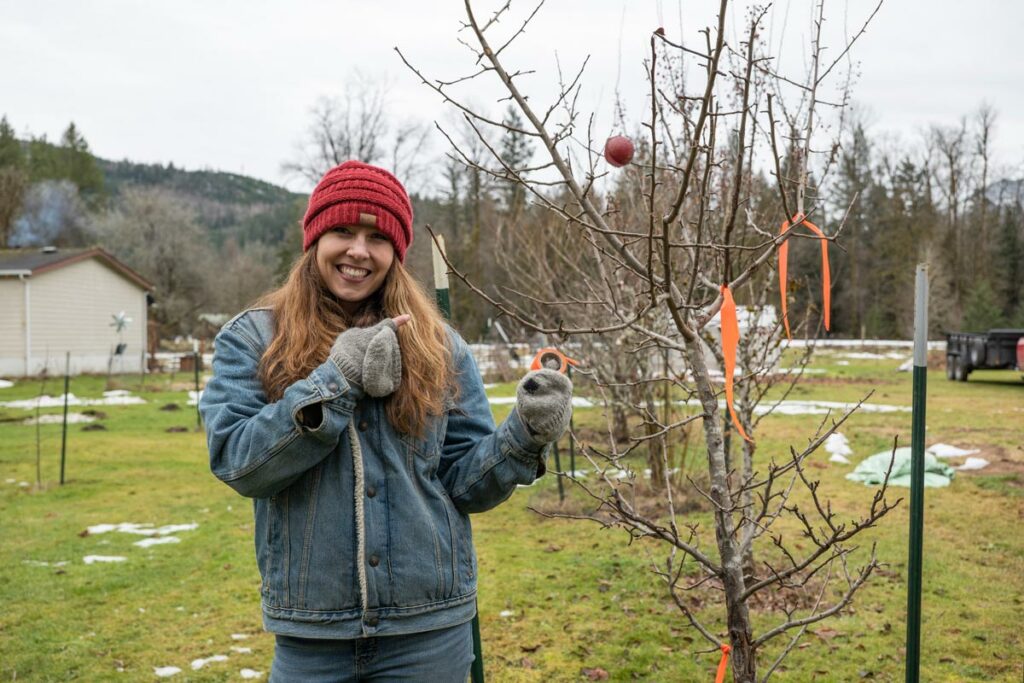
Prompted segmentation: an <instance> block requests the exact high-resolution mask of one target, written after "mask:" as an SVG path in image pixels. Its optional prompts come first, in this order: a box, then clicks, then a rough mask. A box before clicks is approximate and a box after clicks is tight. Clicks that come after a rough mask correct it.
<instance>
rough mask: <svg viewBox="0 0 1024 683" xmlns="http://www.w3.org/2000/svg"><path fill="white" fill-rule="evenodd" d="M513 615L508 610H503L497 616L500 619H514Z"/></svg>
mask: <svg viewBox="0 0 1024 683" xmlns="http://www.w3.org/2000/svg"><path fill="white" fill-rule="evenodd" d="M515 615H516V613H515V612H513V611H512V610H510V609H503V610H501V612H499V613H498V616H499V617H501V618H502V619H508V618H509V617H514V616H515Z"/></svg>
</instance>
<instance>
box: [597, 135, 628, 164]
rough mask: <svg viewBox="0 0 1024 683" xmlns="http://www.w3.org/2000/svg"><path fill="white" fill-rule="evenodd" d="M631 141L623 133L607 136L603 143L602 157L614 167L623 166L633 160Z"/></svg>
mask: <svg viewBox="0 0 1024 683" xmlns="http://www.w3.org/2000/svg"><path fill="white" fill-rule="evenodd" d="M634 151H635V150H634V148H633V141H632V140H630V139H629V138H627V137H626V136H625V135H616V136H614V137H610V138H608V142H606V143H604V158H605V160H607V161H608V163H609V164H611V165H612V166H615V167H616V168H619V167H622V166H625V165H626V164H628V163H629V162H630V161H632V160H633V152H634Z"/></svg>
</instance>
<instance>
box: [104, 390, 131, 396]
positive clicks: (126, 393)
mask: <svg viewBox="0 0 1024 683" xmlns="http://www.w3.org/2000/svg"><path fill="white" fill-rule="evenodd" d="M103 395H104V396H106V397H107V398H118V397H121V396H131V395H132V392H130V391H128V390H127V389H111V390H110V391H104V392H103Z"/></svg>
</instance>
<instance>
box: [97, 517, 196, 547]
mask: <svg viewBox="0 0 1024 683" xmlns="http://www.w3.org/2000/svg"><path fill="white" fill-rule="evenodd" d="M198 528H199V524H197V523H196V522H191V523H189V524H167V525H164V526H162V527H158V528H155V529H154V528H153V525H152V524H136V523H135V522H121V523H120V524H94V525H93V526H90V527H86V531H88V532H89V534H90V535H93V536H95V535H97V534H105V533H107V532H109V531H120V532H121V533H123V534H136V535H138V536H166V535H168V534H174V533H177V532H179V531H193V530H195V529H198ZM167 542H168V543H173V542H174V541H167Z"/></svg>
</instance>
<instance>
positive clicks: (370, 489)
mask: <svg viewBox="0 0 1024 683" xmlns="http://www.w3.org/2000/svg"><path fill="white" fill-rule="evenodd" d="M376 495H377V489H375V488H373V487H372V486H367V487H366V496H367V497H368V498H373V497H374V496H376Z"/></svg>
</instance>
